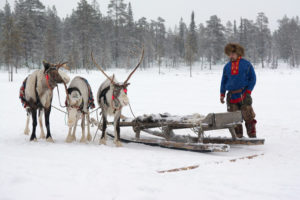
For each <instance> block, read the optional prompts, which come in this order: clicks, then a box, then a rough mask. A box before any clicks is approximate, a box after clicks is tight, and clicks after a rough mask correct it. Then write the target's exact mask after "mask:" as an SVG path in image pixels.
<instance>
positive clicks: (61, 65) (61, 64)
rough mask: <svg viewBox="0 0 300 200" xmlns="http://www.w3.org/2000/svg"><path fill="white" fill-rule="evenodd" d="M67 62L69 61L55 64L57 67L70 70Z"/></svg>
mask: <svg viewBox="0 0 300 200" xmlns="http://www.w3.org/2000/svg"><path fill="white" fill-rule="evenodd" d="M67 63H68V62H63V63H59V64H57V65H55V66H56V67H57V69H59V68H61V67H63V68H65V69H66V70H70V67H69V66H67V65H66V64H67Z"/></svg>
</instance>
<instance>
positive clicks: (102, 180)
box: [0, 68, 300, 200]
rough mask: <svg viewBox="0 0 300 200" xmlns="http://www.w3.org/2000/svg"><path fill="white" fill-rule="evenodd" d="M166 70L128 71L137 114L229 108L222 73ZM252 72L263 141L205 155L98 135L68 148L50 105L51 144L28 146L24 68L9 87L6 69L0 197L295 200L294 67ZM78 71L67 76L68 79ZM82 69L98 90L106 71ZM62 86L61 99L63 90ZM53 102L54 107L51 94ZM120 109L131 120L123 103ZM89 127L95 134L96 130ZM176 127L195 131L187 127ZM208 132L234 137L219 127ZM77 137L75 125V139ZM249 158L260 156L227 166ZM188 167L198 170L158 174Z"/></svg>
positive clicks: (298, 188)
mask: <svg viewBox="0 0 300 200" xmlns="http://www.w3.org/2000/svg"><path fill="white" fill-rule="evenodd" d="M163 72H164V74H163V75H158V74H157V69H150V70H146V71H143V70H138V71H137V72H136V73H135V74H134V76H133V77H132V79H131V85H130V86H129V87H128V96H129V99H130V102H131V105H132V107H133V111H134V113H135V114H136V115H142V114H150V113H156V114H157V113H164V112H168V113H171V114H174V115H188V114H193V113H200V114H208V113H210V112H224V111H225V110H226V106H225V105H222V104H220V103H219V84H220V79H221V73H222V71H221V69H219V70H213V71H198V72H194V75H193V77H192V78H190V77H189V72H188V69H183V68H181V69H180V70H178V69H177V70H176V69H172V70H169V69H163ZM112 73H115V74H116V77H117V79H118V80H123V79H125V78H126V77H127V74H128V73H129V72H128V71H125V70H111V71H108V74H112ZM256 73H257V80H258V81H257V85H256V87H255V89H254V91H253V94H252V96H253V100H254V105H253V106H254V110H255V112H256V114H257V121H258V126H257V130H258V134H257V135H258V136H259V137H263V138H266V143H265V145H264V146H231V149H230V152H228V153H206V154H204V153H193V152H186V151H177V150H169V149H163V148H159V147H150V146H145V145H139V144H123V145H124V147H122V148H116V147H115V146H114V145H113V143H112V141H108V145H107V146H103V145H98V140H99V138H98V137H97V138H96V140H95V141H94V142H92V143H90V144H80V143H79V142H78V141H77V142H75V143H72V144H67V143H65V142H64V140H65V138H66V136H67V133H68V127H67V126H66V125H65V116H64V114H62V113H60V112H58V111H56V110H54V109H53V110H52V113H51V117H50V123H51V130H52V136H53V139H54V141H55V143H54V144H50V143H47V142H45V141H44V140H41V139H39V140H38V142H29V136H25V135H24V134H23V130H24V127H25V116H26V115H25V110H24V109H23V108H22V105H21V103H20V100H19V98H18V95H19V88H20V86H21V84H22V81H23V80H24V78H25V77H26V76H27V74H28V71H27V70H23V71H21V72H19V73H18V74H17V75H15V80H14V82H13V83H9V82H8V80H7V77H8V76H7V72H1V73H0V91H1V98H0V105H1V107H0V119H1V120H0V121H1V124H0V199H1V200H2V199H130V200H132V199H200V198H201V199H203V198H208V199H251V200H253V199H299V198H300V178H299V177H300V156H299V154H300V145H299V140H300V127H299V126H300V113H299V112H300V103H299V102H300V92H299V88H300V71H299V70H290V69H284V70H283V69H278V70H275V71H272V70H256ZM76 75H79V74H70V76H71V78H73V77H75V76H76ZM80 75H82V76H83V77H85V78H87V79H88V81H89V82H90V84H91V87H92V90H93V92H94V96H95V95H96V93H97V90H98V87H99V86H100V84H101V82H102V81H104V76H103V75H102V74H101V72H99V71H94V72H90V73H86V72H84V73H82V74H80ZM60 91H61V92H60V93H61V95H62V93H63V87H62V86H60ZM62 96H63V95H62ZM61 101H62V103H63V102H64V97H63V98H62V100H61ZM53 105H55V106H58V105H59V103H58V99H57V92H56V91H54V99H53ZM123 114H124V115H125V116H129V117H130V116H131V114H130V110H129V108H128V107H126V108H125V109H124V112H123ZM92 117H94V118H95V117H96V116H95V115H93V116H92ZM30 129H31V125H30ZM110 129H111V127H110ZM91 130H92V135H94V133H95V130H96V128H95V127H93V128H92V129H91ZM244 131H245V130H244ZM181 133H185V134H193V133H192V132H191V131H189V130H186V131H184V132H181ZM122 134H128V135H130V134H131V135H134V134H133V131H132V130H131V129H129V128H128V129H121V135H122ZM209 134H210V135H222V136H225V135H226V136H230V134H229V132H227V131H225V130H222V131H215V132H211V133H209ZM37 136H39V127H37ZM80 136H81V130H80V127H78V129H77V140H78V138H80ZM255 154H257V155H260V156H258V157H256V158H253V159H243V160H237V161H236V162H230V160H231V159H236V158H241V157H245V156H250V155H255ZM261 154H264V155H261ZM218 163H219V164H218ZM191 165H200V166H199V167H198V168H196V169H193V170H188V171H182V172H174V173H165V174H160V173H158V172H157V171H159V170H168V169H172V168H178V167H187V166H191Z"/></svg>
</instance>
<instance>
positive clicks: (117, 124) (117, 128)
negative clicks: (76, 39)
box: [114, 112, 122, 147]
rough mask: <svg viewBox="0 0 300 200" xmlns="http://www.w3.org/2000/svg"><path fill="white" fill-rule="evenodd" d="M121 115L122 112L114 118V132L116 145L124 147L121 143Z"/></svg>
mask: <svg viewBox="0 0 300 200" xmlns="http://www.w3.org/2000/svg"><path fill="white" fill-rule="evenodd" d="M120 115H121V112H119V113H118V114H116V116H115V118H114V132H115V139H114V143H115V145H116V146H117V147H122V143H121V141H120Z"/></svg>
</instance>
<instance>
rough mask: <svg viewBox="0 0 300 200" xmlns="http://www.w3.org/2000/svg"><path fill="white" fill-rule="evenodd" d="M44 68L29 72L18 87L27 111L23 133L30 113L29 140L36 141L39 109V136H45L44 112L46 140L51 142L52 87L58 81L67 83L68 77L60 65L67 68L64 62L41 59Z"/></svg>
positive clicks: (27, 132)
mask: <svg viewBox="0 0 300 200" xmlns="http://www.w3.org/2000/svg"><path fill="white" fill-rule="evenodd" d="M43 65H44V69H39V70H36V71H34V72H33V73H32V74H30V75H29V76H28V77H27V78H26V79H25V80H24V82H23V84H22V87H21V88H20V99H21V102H22V103H23V104H24V107H25V108H26V112H27V120H26V127H25V130H24V133H25V134H26V135H28V134H29V131H30V130H29V127H28V126H29V121H30V115H31V116H32V133H31V136H30V141H36V140H37V138H36V126H37V119H36V118H37V110H39V124H40V128H41V135H40V138H45V133H44V130H43V122H42V115H43V113H44V112H45V124H46V128H47V135H46V140H47V141H48V142H53V139H52V136H51V132H50V122H49V119H50V112H51V103H52V97H53V89H54V88H55V87H56V86H57V84H58V83H63V84H67V83H68V82H69V81H70V78H69V76H68V75H67V74H65V73H64V72H63V71H61V70H59V69H60V68H61V67H63V68H66V69H68V67H67V65H66V63H62V64H51V63H48V62H46V61H43Z"/></svg>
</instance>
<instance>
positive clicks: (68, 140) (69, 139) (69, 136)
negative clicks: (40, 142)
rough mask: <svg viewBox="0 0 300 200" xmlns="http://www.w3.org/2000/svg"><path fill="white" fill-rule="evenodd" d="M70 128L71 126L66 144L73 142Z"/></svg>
mask: <svg viewBox="0 0 300 200" xmlns="http://www.w3.org/2000/svg"><path fill="white" fill-rule="evenodd" d="M72 128H73V127H72V126H69V132H68V136H67V138H66V142H67V143H71V142H72V141H73V138H72V134H71V132H72Z"/></svg>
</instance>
